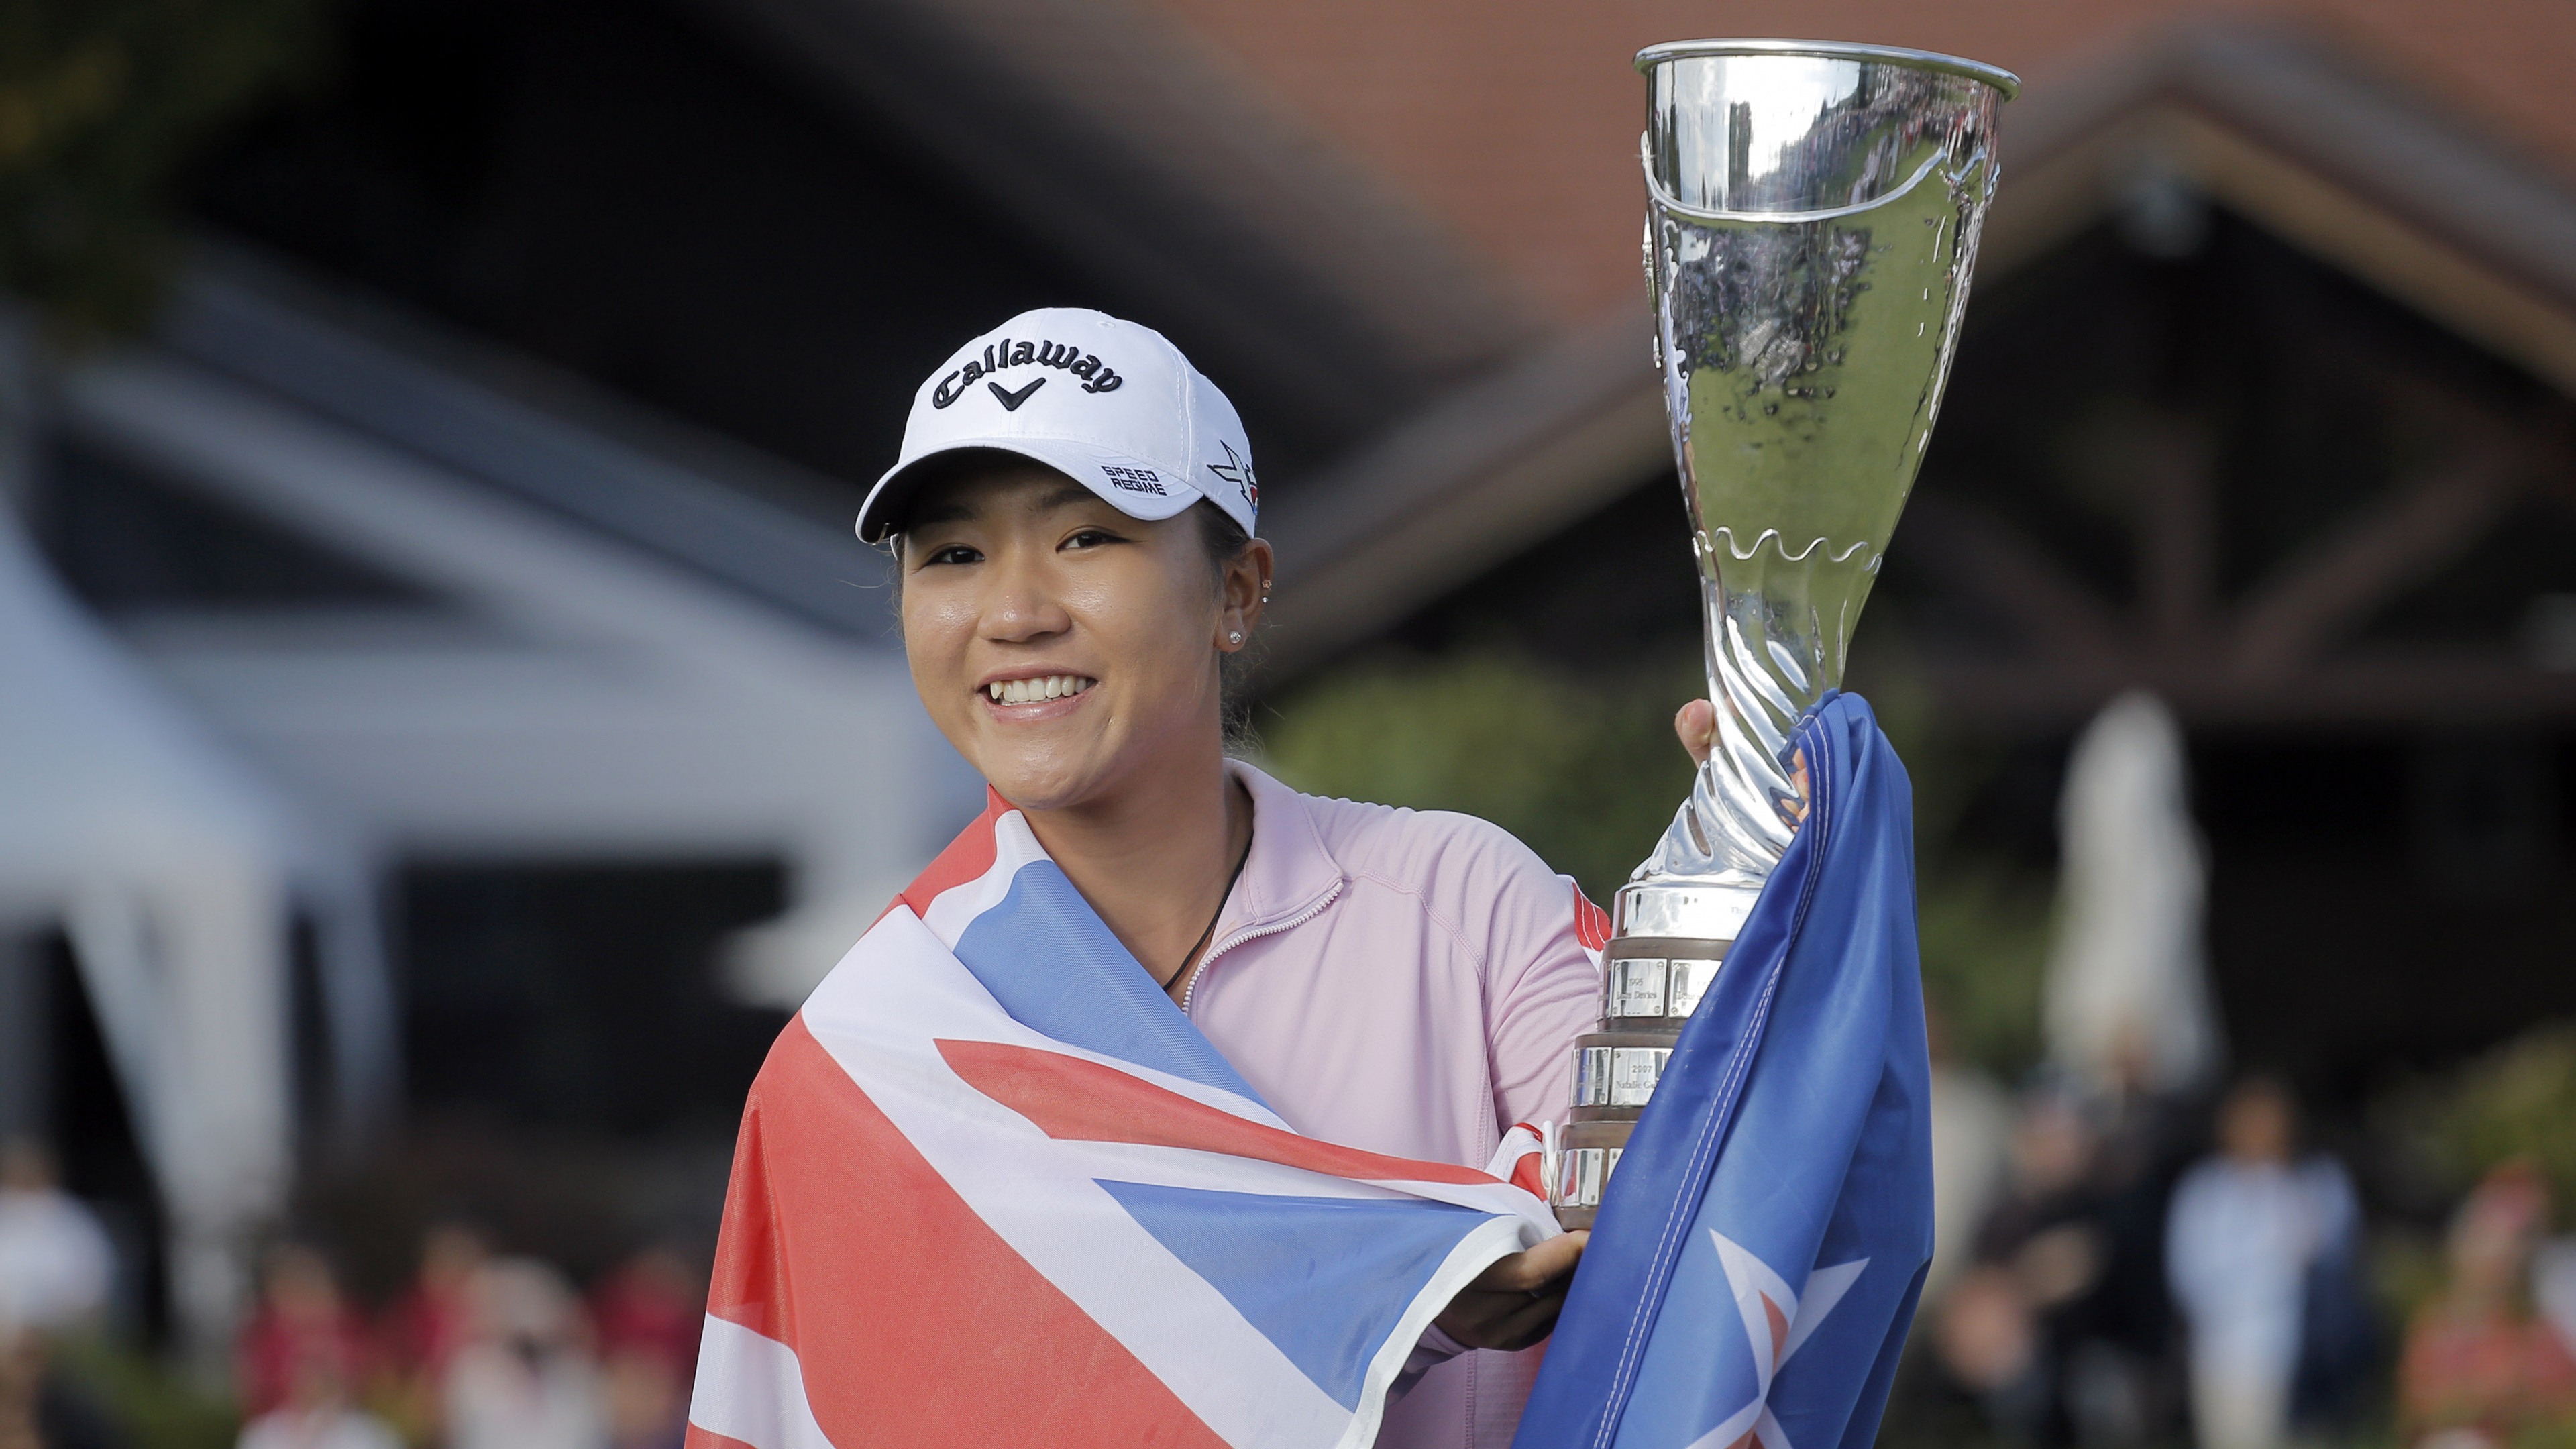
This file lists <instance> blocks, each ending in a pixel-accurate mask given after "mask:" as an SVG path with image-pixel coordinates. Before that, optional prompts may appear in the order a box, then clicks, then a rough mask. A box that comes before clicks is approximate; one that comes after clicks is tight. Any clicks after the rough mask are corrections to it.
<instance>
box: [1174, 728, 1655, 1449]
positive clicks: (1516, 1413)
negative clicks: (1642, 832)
mask: <svg viewBox="0 0 2576 1449" xmlns="http://www.w3.org/2000/svg"><path fill="white" fill-rule="evenodd" d="M1228 768H1229V769H1230V770H1231V771H1232V772H1233V774H1234V776H1235V778H1236V779H1238V780H1241V781H1242V782H1243V784H1244V786H1245V788H1246V789H1247V790H1249V791H1250V792H1251V795H1252V806H1253V825H1252V851H1251V854H1250V855H1249V856H1248V857H1247V858H1246V859H1245V861H1244V867H1243V875H1242V878H1241V879H1240V880H1238V881H1237V882H1236V883H1235V887H1234V893H1233V894H1232V895H1231V896H1229V897H1227V899H1226V902H1225V906H1224V908H1223V909H1222V910H1221V911H1220V912H1219V913H1218V915H1217V924H1216V932H1215V935H1214V937H1213V941H1214V944H1212V945H1211V946H1210V947H1209V948H1208V954H1207V958H1206V961H1205V963H1204V964H1203V965H1202V966H1201V968H1200V970H1199V973H1198V977H1197V979H1196V980H1195V981H1194V982H1192V984H1191V986H1190V988H1189V994H1188V996H1187V998H1186V999H1185V1000H1184V1001H1183V1003H1182V1006H1183V1009H1184V1010H1186V1011H1187V1012H1188V1013H1189V1015H1190V1018H1191V1020H1193V1021H1195V1022H1197V1023H1198V1026H1199V1029H1200V1030H1201V1031H1204V1032H1206V1033H1207V1036H1208V1039H1209V1040H1210V1041H1211V1042H1213V1043H1215V1045H1216V1048H1217V1050H1219V1051H1221V1052H1223V1053H1224V1054H1225V1057H1226V1059H1227V1060H1228V1061H1230V1062H1232V1063H1233V1064H1234V1066H1235V1069H1236V1070H1237V1071H1239V1072H1241V1073H1243V1076H1244V1078H1245V1080H1247V1081H1249V1082H1250V1083H1251V1084H1252V1086H1253V1089H1254V1090H1256V1091H1258V1092H1259V1093H1261V1095H1262V1097H1263V1099H1264V1100H1266V1101H1268V1102H1269V1103H1270V1105H1271V1107H1272V1108H1273V1109H1274V1110H1276V1111H1277V1112H1278V1113H1279V1115H1280V1116H1282V1117H1284V1118H1286V1119H1287V1121H1288V1124H1289V1125H1290V1126H1292V1127H1295V1128H1296V1129H1297V1130H1298V1131H1300V1132H1302V1133H1305V1134H1307V1135H1309V1136H1312V1137H1320V1138H1323V1139H1325V1140H1327V1141H1331V1142H1339V1143H1345V1144H1347V1145H1349V1146H1353V1147H1361V1148H1366V1149H1368V1150H1370V1151H1372V1152H1387V1153H1394V1154H1397V1155H1400V1156H1405V1157H1419V1158H1428V1159H1431V1160H1435V1161H1440V1162H1454V1163H1459V1164H1461V1165H1463V1166H1468V1167H1483V1166H1484V1165H1485V1163H1486V1162H1487V1160H1488V1159H1490V1158H1491V1157H1492V1156H1493V1152H1494V1148H1495V1146H1496V1144H1497V1143H1498V1142H1499V1140H1500V1138H1501V1135H1502V1133H1503V1132H1504V1131H1506V1130H1508V1129H1509V1128H1510V1126H1511V1125H1512V1124H1513V1123H1514V1122H1521V1121H1526V1122H1532V1123H1535V1122H1537V1121H1539V1120H1540V1119H1541V1118H1545V1117H1555V1118H1562V1117H1563V1116H1564V1115H1565V1108H1566V1103H1567V1096H1568V1091H1569V1086H1568V1083H1569V1079H1570V1076H1571V1072H1572V1069H1573V1056H1572V1050H1571V1049H1572V1046H1573V1042H1574V1038H1575V1037H1576V1036H1577V1035H1578V1034H1580V1033H1582V1032H1586V1031H1589V1030H1591V1029H1592V1024H1593V1020H1594V1018H1595V1017H1596V1016H1597V1015H1598V1014H1599V1011H1600V1006H1599V1003H1598V1001H1597V999H1596V998H1597V995H1598V992H1599V989H1600V977H1599V973H1598V969H1597V968H1596V967H1595V966H1594V965H1593V958H1592V956H1591V954H1590V953H1588V952H1587V951H1586V950H1585V949H1584V943H1583V940H1582V939H1580V937H1579V935H1578V920H1579V919H1580V918H1581V917H1584V916H1589V917H1592V918H1594V919H1595V925H1594V926H1593V927H1592V928H1591V929H1590V935H1591V938H1592V940H1593V941H1594V943H1595V944H1596V945H1597V944H1598V942H1599V940H1600V929H1599V926H1600V925H1601V924H1606V923H1600V922H1598V919H1597V918H1598V917H1599V912H1597V911H1595V910H1593V909H1592V908H1591V906H1590V905H1589V903H1588V902H1585V901H1583V899H1582V896H1581V893H1580V892H1579V891H1578V890H1577V889H1576V888H1575V886H1574V883H1573V882H1572V881H1571V880H1569V879H1567V878H1566V877H1564V876H1560V875H1556V874H1554V873H1552V872H1551V871H1549V870H1548V868H1547V866H1546V864H1545V863H1544V862H1542V861H1540V859H1539V858H1538V857H1537V856H1536V855H1534V854H1532V853H1531V852H1530V849H1529V847H1527V846H1525V845H1523V844H1521V843H1520V842H1519V841H1517V840H1515V839H1513V838H1512V837H1511V835H1510V834H1508V833H1507V832H1505V831H1504V830H1502V829H1501V828H1500V827H1498V826H1494V825H1490V824H1487V823H1486V822H1484V821H1482V820H1478V819H1475V818H1473V817H1471V816H1465V815H1452V814H1447V813H1444V812H1438V811H1432V812H1423V811H1414V810H1398V809H1394V808H1391V807H1389V806H1385V805H1361V804H1355V803H1353V802H1351V801H1348V800H1325V799H1321V798H1318V797H1316V796H1313V795H1301V794H1298V793H1297V792H1296V791H1294V790H1291V789H1289V788H1288V787H1287V786H1285V785H1282V784H1280V783H1279V782H1278V781H1276V780H1273V779H1271V778H1270V777H1269V776H1268V775H1265V774H1263V773H1261V772H1260V771H1259V770H1256V769H1254V768H1252V767H1251V766H1249V765H1245V764H1242V763H1240V762H1232V763H1230V764H1229V766H1228ZM1427 1341H1428V1342H1439V1341H1441V1340H1440V1339H1439V1338H1438V1336H1437V1335H1436V1333H1435V1335H1434V1337H1433V1338H1432V1339H1431V1340H1427ZM1539 1353H1540V1350H1537V1349H1533V1350H1530V1351H1529V1352H1526V1353H1520V1354H1506V1353H1492V1352H1473V1353H1467V1354H1463V1355H1461V1356H1459V1357H1457V1358H1454V1359H1451V1360H1450V1361H1448V1362H1446V1363H1442V1364H1439V1365H1438V1366H1436V1367H1434V1368H1432V1369H1431V1370H1430V1372H1429V1373H1427V1374H1426V1375H1424V1377H1423V1378H1422V1380H1421V1382H1420V1383H1418V1384H1416V1385H1415V1386H1414V1388H1413V1389H1412V1391H1411V1392H1410V1393H1408V1394H1406V1395H1405V1396H1404V1398H1403V1399H1401V1400H1399V1401H1398V1402H1397V1403H1396V1404H1395V1406H1394V1407H1393V1408H1392V1409H1390V1410H1389V1411H1388V1413H1387V1417H1386V1425H1385V1427H1384V1429H1383V1430H1381V1431H1380V1433H1379V1435H1378V1441H1377V1442H1378V1443H1379V1444H1380V1445H1381V1446H1389V1449H1503V1446H1505V1445H1507V1444H1509V1443H1510V1441H1511V1437H1512V1430H1513V1427H1514V1426H1515V1425H1516V1424H1517V1423H1518V1422H1519V1420H1520V1411H1521V1402H1522V1400H1523V1399H1525V1398H1527V1397H1528V1394H1529V1385H1530V1379H1531V1376H1532V1375H1533V1374H1535V1373H1536V1371H1537V1368H1538V1358H1539Z"/></svg>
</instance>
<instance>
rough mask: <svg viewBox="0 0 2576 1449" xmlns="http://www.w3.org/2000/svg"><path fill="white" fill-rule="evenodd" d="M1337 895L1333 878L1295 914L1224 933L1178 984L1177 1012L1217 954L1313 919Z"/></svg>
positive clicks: (1187, 1010)
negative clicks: (1327, 887)
mask: <svg viewBox="0 0 2576 1449" xmlns="http://www.w3.org/2000/svg"><path fill="white" fill-rule="evenodd" d="M1341 897H1342V883H1341V882H1340V881H1335V882H1333V888H1332V889H1331V890H1328V891H1326V892H1324V894H1323V897H1322V899H1320V900H1318V901H1316V902H1315V903H1314V904H1313V905H1311V906H1308V907H1307V908H1306V909H1304V910H1302V911H1299V912H1298V913H1297V914H1295V915H1293V916H1290V917H1289V918H1288V919H1287V920H1284V921H1273V922H1271V923H1270V924H1269V925H1266V926H1259V927H1256V928H1254V929H1252V930H1249V931H1245V932H1243V933H1242V934H1240V935H1236V936H1228V937H1227V938H1226V939H1224V940H1223V941H1220V942H1218V943H1217V946H1216V949H1215V950H1213V951H1210V952H1208V953H1207V955H1205V956H1203V957H1201V958H1200V959H1199V969H1198V970H1196V971H1194V972H1192V973H1191V974H1190V984H1189V985H1188V986H1186V987H1184V988H1182V991H1181V1015H1183V1016H1187V1015H1189V1014H1190V1002H1191V1000H1192V999H1193V998H1195V997H1196V996H1197V995H1198V994H1199V983H1200V982H1202V981H1205V980H1207V974H1208V968H1209V967H1211V966H1214V965H1215V964H1216V958H1217V957H1219V956H1222V955H1224V954H1225V953H1226V952H1228V951H1231V950H1233V949H1234V948H1235V947H1237V946H1240V945H1242V944H1243V943H1244V942H1246V941H1258V940H1260V939H1261V938H1262V937H1264V936H1276V935H1278V934H1279V933H1280V932H1282V931H1287V930H1294V929H1295V928H1297V927H1299V926H1302V925H1304V924H1306V923H1307V922H1308V921H1311V920H1313V919H1315V917H1317V916H1319V915H1321V914H1323V911H1324V907H1326V906H1329V905H1331V904H1332V903H1333V902H1335V901H1337V900H1340V899H1341Z"/></svg>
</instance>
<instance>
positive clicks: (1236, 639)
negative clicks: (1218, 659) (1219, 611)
mask: <svg viewBox="0 0 2576 1449" xmlns="http://www.w3.org/2000/svg"><path fill="white" fill-rule="evenodd" d="M1225 637H1226V639H1227V640H1228V642H1231V643H1235V644H1240V643H1242V642H1243V636H1242V635H1241V634H1239V633H1236V634H1228V635H1226V636H1225Z"/></svg>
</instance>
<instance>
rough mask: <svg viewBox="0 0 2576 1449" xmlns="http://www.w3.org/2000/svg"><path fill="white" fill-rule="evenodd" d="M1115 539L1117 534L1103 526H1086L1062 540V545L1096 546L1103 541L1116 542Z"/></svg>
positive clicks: (1067, 546) (1073, 546) (1069, 546)
mask: <svg viewBox="0 0 2576 1449" xmlns="http://www.w3.org/2000/svg"><path fill="white" fill-rule="evenodd" d="M1117 541H1118V535H1116V534H1114V533H1111V532H1110V531H1109V530H1107V529H1105V528H1086V529H1084V530H1082V531H1081V532H1080V533H1077V534H1075V535H1074V536H1073V537H1071V538H1068V539H1066V540H1065V541H1064V546H1065V547H1066V548H1098V547H1100V546H1101V545H1102V544H1104V543H1116V542H1117Z"/></svg>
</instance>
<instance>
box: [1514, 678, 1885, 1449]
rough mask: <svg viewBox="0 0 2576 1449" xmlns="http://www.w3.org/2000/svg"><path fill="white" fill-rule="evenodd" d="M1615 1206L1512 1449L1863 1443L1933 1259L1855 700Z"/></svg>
mask: <svg viewBox="0 0 2576 1449" xmlns="http://www.w3.org/2000/svg"><path fill="white" fill-rule="evenodd" d="M1798 744H1799V747H1800V748H1802V749H1803V750H1805V752H1806V757H1807V761H1808V777H1809V780H1810V783H1811V791H1812V798H1811V803H1810V807H1809V811H1808V815H1807V820H1806V823H1805V825H1804V826H1802V827H1801V828H1800V830H1799V831H1798V834H1797V836H1796V838H1795V839H1793V840H1792V841H1791V842H1790V845H1789V849H1788V851H1787V853H1786V854H1785V855H1783V856H1782V857H1781V860H1780V865H1779V869H1778V870H1777V871H1775V872H1774V873H1773V874H1772V877H1771V880H1770V882H1769V884H1768V885H1766V886H1765V887H1764V888H1763V891H1762V896H1761V899H1760V900H1759V901H1757V902H1756V903H1755V905H1754V908H1753V913H1752V915H1751V916H1750V917H1749V918H1748V919H1747V920H1746V921H1745V924H1744V928H1743V931H1742V932H1741V934H1740V935H1739V936H1738V937H1737V939H1736V942H1735V945H1734V947H1733V949H1732V950H1731V951H1730V952H1729V953H1728V955H1727V959H1726V964H1725V966H1724V967H1723V968H1722V969H1721V970H1720V971H1719V972H1718V976H1717V980H1716V982H1715V983H1714V984H1713V985H1712V986H1711V987H1710V989H1709V992H1708V994H1707V995H1706V996H1705V997H1703V998H1701V1001H1700V1004H1699V1009H1698V1010H1697V1011H1696V1012H1695V1013H1694V1014H1693V1015H1692V1017H1691V1019H1690V1022H1689V1024H1688V1025H1687V1026H1685V1027H1684V1028H1683V1029H1682V1035H1681V1040H1680V1042H1679V1043H1678V1044H1677V1046H1676V1048H1675V1050H1674V1052H1673V1055H1672V1060H1671V1061H1670V1062H1669V1063H1668V1064H1667V1065H1666V1066H1665V1069H1664V1074H1663V1076H1662V1077H1661V1078H1660V1079H1659V1080H1658V1081H1657V1083H1656V1085H1655V1095H1654V1099H1653V1102H1652V1104H1651V1105H1649V1106H1648V1107H1647V1109H1646V1112H1645V1115H1644V1119H1643V1120H1641V1121H1640V1122H1639V1123H1638V1124H1637V1130H1636V1134H1635V1136H1634V1137H1633V1138H1631V1139H1630V1142H1629V1146H1628V1150H1627V1152H1626V1153H1625V1154H1624V1155H1623V1156H1622V1158H1621V1160H1620V1163H1619V1168H1618V1172H1617V1174H1616V1175H1615V1176H1614V1177H1612V1178H1611V1180H1610V1186H1609V1189H1608V1191H1607V1193H1606V1194H1605V1196H1604V1199H1603V1201H1602V1204H1601V1214H1600V1217H1599V1219H1598V1221H1597V1223H1596V1225H1595V1231H1594V1233H1593V1237H1592V1243H1591V1246H1590V1247H1589V1248H1587V1249H1586V1250H1585V1253H1584V1258H1583V1266H1582V1269H1581V1270H1580V1271H1579V1272H1578V1273H1577V1274H1576V1275H1575V1280H1574V1285H1573V1291H1572V1292H1571V1293H1570V1294H1569V1295H1568V1296H1567V1299H1566V1304H1565V1313H1564V1316H1563V1317H1562V1318H1560V1319H1559V1320H1558V1321H1557V1328H1556V1336H1555V1338H1554V1339H1553V1340H1552V1341H1551V1342H1550V1343H1549V1345H1548V1350H1547V1359H1546V1364H1545V1366H1544V1367H1543V1368H1542V1369H1541V1370H1540V1372H1539V1379H1538V1384H1537V1387H1536V1388H1535V1389H1534V1390H1533V1391H1532V1393H1531V1395H1530V1400H1529V1407H1528V1409H1527V1411H1526V1412H1525V1413H1524V1415H1523V1417H1522V1419H1521V1428H1520V1434H1519V1437H1518V1438H1516V1439H1515V1440H1514V1441H1513V1444H1514V1449H1572V1446H1590V1449H1613V1446H1616V1449H1756V1446H1759V1449H1865V1446H1867V1445H1868V1444H1870V1442H1871V1441H1872V1440H1873V1439H1874V1438H1875V1437H1876V1435H1877V1433H1878V1421H1879V1416H1880V1414H1881V1413H1882V1412H1883V1411H1884V1410H1885V1409H1886V1407H1887V1390H1888V1384H1889V1381H1890V1380H1891V1379H1893V1378H1894V1377H1895V1373H1896V1360H1897V1355H1898V1353H1899V1351H1900V1350H1901V1349H1902V1348H1903V1347H1904V1343H1905V1333H1906V1329H1907V1327H1908V1326H1909V1325H1910V1324H1911V1323H1912V1322H1913V1320H1914V1305H1915V1301H1916V1299H1917V1297H1918V1296H1919V1295H1920V1294H1921V1292H1922V1288H1923V1271H1924V1268H1925V1266H1926V1265H1927V1264H1929V1263H1930V1261H1931V1257H1932V1138H1931V1118H1930V1092H1931V1085H1930V1066H1929V1063H1928V1061H1927V1059H1926V1054H1925V1050H1924V1037H1923V987H1922V981H1921V978H1920V976H1919V974H1918V970H1917V966H1916V961H1915V947H1914V822H1913V794H1912V788H1911V786H1909V785H1908V783H1907V781H1906V778H1905V767H1904V766H1903V765H1901V764H1899V763H1898V762H1897V758H1896V751H1895V750H1894V749H1893V748H1892V747H1891V746H1890V745H1889V744H1888V742H1887V736H1886V735H1884V734H1882V733H1880V732H1879V728H1878V722H1877V720H1876V719H1875V718H1873V717H1872V716H1871V714H1870V711H1869V706H1868V705H1866V704H1864V703H1863V702H1862V701H1861V700H1860V699H1859V697H1858V696H1855V695H1849V694H1835V695H1829V696H1828V697H1827V698H1826V701H1825V702H1824V703H1823V704H1822V705H1820V706H1819V707H1818V708H1817V709H1816V711H1815V712H1814V713H1813V714H1812V715H1810V716H1809V717H1808V718H1807V720H1806V721H1805V723H1803V724H1802V725H1801V726H1800V727H1799V730H1798Z"/></svg>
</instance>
